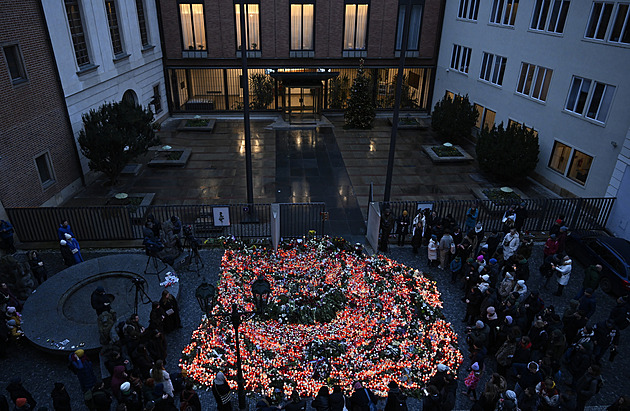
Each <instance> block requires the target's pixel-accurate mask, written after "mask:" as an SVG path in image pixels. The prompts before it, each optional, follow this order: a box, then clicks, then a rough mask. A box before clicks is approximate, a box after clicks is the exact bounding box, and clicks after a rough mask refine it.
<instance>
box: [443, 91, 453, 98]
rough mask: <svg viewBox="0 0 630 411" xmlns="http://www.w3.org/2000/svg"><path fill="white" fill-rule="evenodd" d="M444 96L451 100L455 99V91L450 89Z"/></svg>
mask: <svg viewBox="0 0 630 411" xmlns="http://www.w3.org/2000/svg"><path fill="white" fill-rule="evenodd" d="M444 97H447V98H450V99H451V100H454V99H455V93H453V92H452V91H448V90H446V93H444Z"/></svg>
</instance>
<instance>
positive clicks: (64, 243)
mask: <svg viewBox="0 0 630 411" xmlns="http://www.w3.org/2000/svg"><path fill="white" fill-rule="evenodd" d="M59 244H61V245H66V244H68V243H67V242H66V240H61V241H59Z"/></svg>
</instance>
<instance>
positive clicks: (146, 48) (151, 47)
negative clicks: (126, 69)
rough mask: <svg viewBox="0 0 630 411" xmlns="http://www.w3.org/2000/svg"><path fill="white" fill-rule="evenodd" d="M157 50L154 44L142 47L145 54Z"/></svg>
mask: <svg viewBox="0 0 630 411" xmlns="http://www.w3.org/2000/svg"><path fill="white" fill-rule="evenodd" d="M154 48H155V46H154V45H153V44H147V45H146V46H142V52H143V53H144V52H145V51H151V50H153V49H154Z"/></svg>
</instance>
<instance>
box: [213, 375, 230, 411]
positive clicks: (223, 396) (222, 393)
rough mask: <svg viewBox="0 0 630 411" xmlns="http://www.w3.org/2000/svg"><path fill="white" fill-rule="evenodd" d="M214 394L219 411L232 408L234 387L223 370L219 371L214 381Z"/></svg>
mask: <svg viewBox="0 0 630 411" xmlns="http://www.w3.org/2000/svg"><path fill="white" fill-rule="evenodd" d="M212 395H214V400H215V401H216V402H217V409H218V410H219V411H231V410H232V389H231V388H230V385H229V384H228V383H227V380H226V379H225V375H224V374H223V373H222V372H221V371H219V372H218V373H217V375H216V377H215V378H214V381H213V382H212Z"/></svg>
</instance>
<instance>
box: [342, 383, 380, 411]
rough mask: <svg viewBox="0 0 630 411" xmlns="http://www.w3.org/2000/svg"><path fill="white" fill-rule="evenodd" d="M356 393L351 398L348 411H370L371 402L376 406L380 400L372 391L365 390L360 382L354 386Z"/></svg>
mask: <svg viewBox="0 0 630 411" xmlns="http://www.w3.org/2000/svg"><path fill="white" fill-rule="evenodd" d="M352 388H354V392H353V393H352V396H351V397H350V398H349V400H348V402H349V404H350V406H349V407H347V408H348V411H370V402H371V403H373V404H376V403H377V402H378V398H376V396H375V395H374V394H373V393H372V391H371V390H369V389H367V388H365V387H364V386H363V385H362V384H361V383H360V382H359V381H356V382H355V383H354V384H352Z"/></svg>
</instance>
